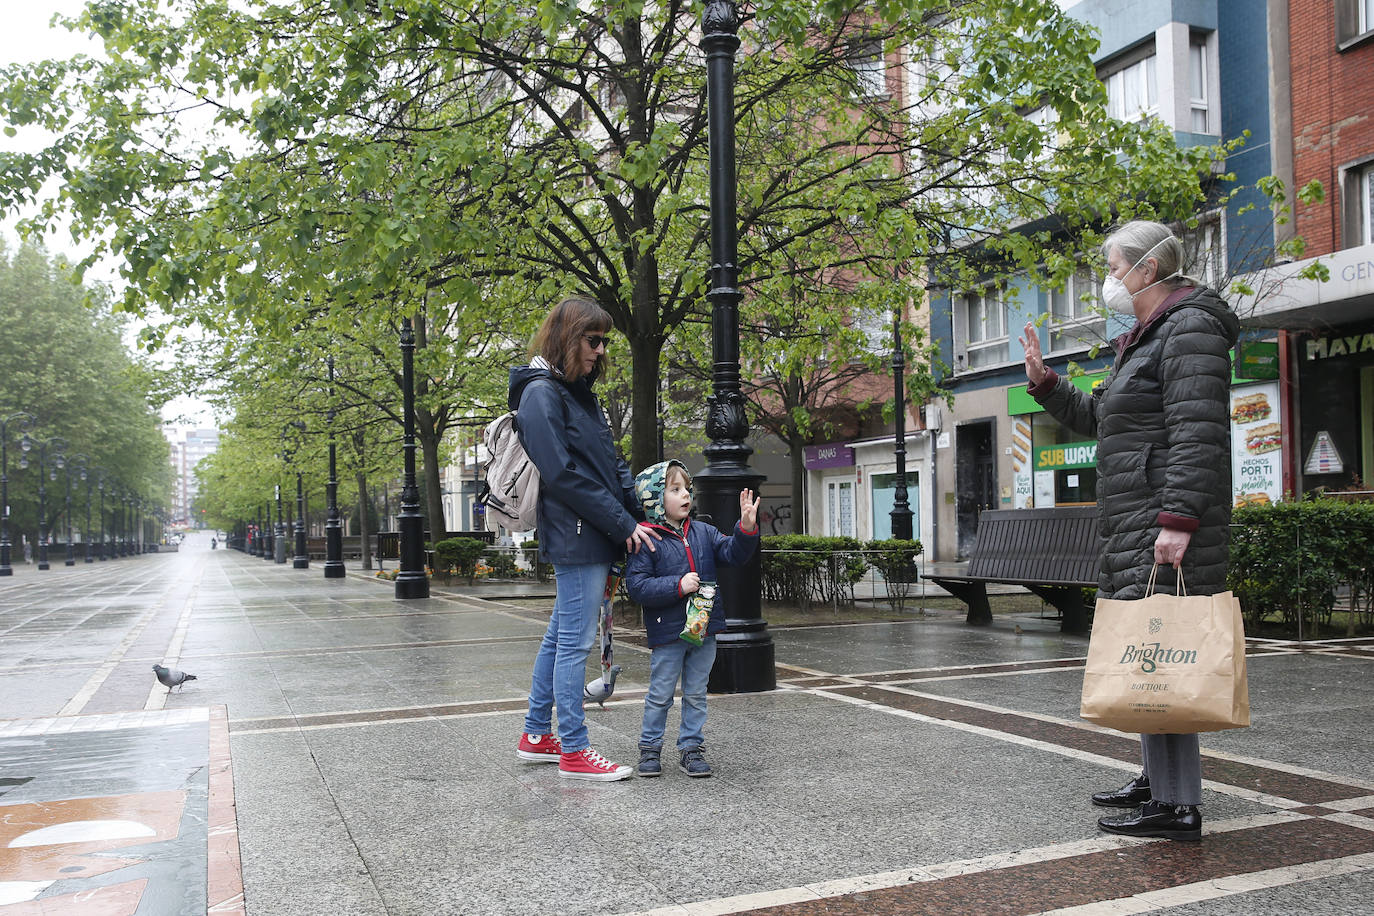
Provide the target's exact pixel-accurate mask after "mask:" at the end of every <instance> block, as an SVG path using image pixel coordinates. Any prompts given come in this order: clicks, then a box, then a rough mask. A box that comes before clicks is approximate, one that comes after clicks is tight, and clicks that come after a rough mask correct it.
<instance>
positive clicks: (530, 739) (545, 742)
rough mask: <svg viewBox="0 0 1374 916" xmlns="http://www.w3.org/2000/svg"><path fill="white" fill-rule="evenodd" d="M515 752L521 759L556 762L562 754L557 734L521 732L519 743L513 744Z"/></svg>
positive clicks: (561, 746)
mask: <svg viewBox="0 0 1374 916" xmlns="http://www.w3.org/2000/svg"><path fill="white" fill-rule="evenodd" d="M515 753H516V755H517V756H519V757H520V759H521V760H532V761H534V762H535V763H557V762H558V760H559V758H560V757H562V756H563V745H562V744H560V743H559V741H558V736H557V735H528V734H522V735H521V736H520V743H519V744H517V745H516V746H515Z"/></svg>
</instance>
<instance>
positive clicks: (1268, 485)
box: [1007, 341, 1284, 509]
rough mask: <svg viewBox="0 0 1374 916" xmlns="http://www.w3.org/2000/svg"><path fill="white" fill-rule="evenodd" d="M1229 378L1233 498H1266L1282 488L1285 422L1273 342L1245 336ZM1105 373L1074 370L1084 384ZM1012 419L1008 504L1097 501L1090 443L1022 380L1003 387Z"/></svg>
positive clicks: (1243, 500) (1095, 381)
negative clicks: (1281, 450) (1034, 395)
mask: <svg viewBox="0 0 1374 916" xmlns="http://www.w3.org/2000/svg"><path fill="white" fill-rule="evenodd" d="M1232 365H1233V367H1234V374H1233V375H1232V378H1231V403H1230V410H1231V439H1232V453H1231V475H1232V488H1233V490H1234V492H1235V499H1236V504H1237V505H1241V504H1243V503H1246V502H1255V501H1262V502H1269V501H1271V500H1277V499H1279V497H1280V493H1281V474H1280V463H1279V459H1280V456H1279V448H1280V446H1281V443H1282V441H1283V435H1284V429H1283V427H1282V426H1281V425H1280V418H1279V411H1278V383H1277V382H1276V381H1271V380H1272V379H1275V378H1276V377H1277V374H1278V372H1277V346H1276V345H1275V344H1274V343H1272V342H1267V341H1252V342H1247V343H1246V344H1245V345H1243V346H1242V348H1241V351H1240V353H1238V354H1235V358H1234V359H1233V362H1232ZM1107 375H1108V373H1107V372H1106V371H1105V370H1103V371H1099V372H1089V373H1085V374H1083V375H1080V376H1077V377H1075V378H1073V379H1072V382H1073V384H1074V385H1075V386H1077V387H1078V388H1079V389H1080V390H1082V391H1084V392H1091V391H1092V390H1093V388H1094V387H1096V386H1097V385H1098V384H1100V383H1101V382H1102V381H1103V380H1104V379H1105V378H1106V377H1107ZM1007 415H1008V417H1010V419H1011V443H1012V445H1011V447H1010V448H1009V449H1008V452H1009V454H1010V456H1011V466H1012V478H1013V481H1014V483H1013V486H1012V500H1011V505H1012V508H1016V509H1032V508H1041V509H1044V508H1051V507H1055V506H1085V505H1093V504H1094V503H1096V501H1097V443H1096V442H1093V441H1084V440H1083V437H1082V436H1081V435H1080V434H1079V433H1077V432H1075V431H1073V430H1071V429H1069V428H1068V427H1066V426H1062V425H1060V423H1059V422H1058V421H1057V420H1055V419H1054V418H1053V417H1051V416H1050V415H1049V414H1048V413H1046V412H1045V409H1044V408H1043V407H1041V406H1040V405H1039V404H1037V403H1036V402H1035V399H1034V398H1032V397H1031V396H1030V395H1028V394H1026V388H1025V386H1024V385H1013V386H1012V387H1011V388H1008V389H1007Z"/></svg>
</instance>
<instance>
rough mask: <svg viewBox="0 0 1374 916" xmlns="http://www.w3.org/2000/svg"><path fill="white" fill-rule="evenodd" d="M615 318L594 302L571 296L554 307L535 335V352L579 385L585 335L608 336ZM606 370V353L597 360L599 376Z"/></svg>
mask: <svg viewBox="0 0 1374 916" xmlns="http://www.w3.org/2000/svg"><path fill="white" fill-rule="evenodd" d="M612 324H613V322H612V321H611V315H610V313H609V312H607V311H606V310H605V309H603V308H602V307H601V306H599V305H597V304H596V303H595V302H593V301H592V300H591V299H587V298H585V297H583V296H569V297H568V298H567V299H564V300H563V301H562V302H560V303H558V304H557V305H555V306H554V307H553V309H552V310H551V311H550V312H549V314H548V315H547V316H545V318H544V323H543V324H541V325H540V326H539V331H538V332H537V333H536V334H535V335H534V343H533V344H532V346H531V348H530V349H531V351H532V352H534V353H537V354H539V355H540V356H542V357H544V360H545V361H546V362H547V363H548V364H549V365H550V366H551V367H552V368H553V369H554V370H555V371H556V372H557V374H559V375H561V376H562V377H563V379H564V380H565V381H569V382H575V381H577V380H578V379H579V378H581V377H582V360H581V358H580V357H581V353H582V335H584V334H605V333H606V332H607V331H609V330H610V329H611V326H612ZM605 369H606V351H604V350H603V351H601V352H600V353H598V354H597V357H596V369H595V370H594V371H595V373H596V374H597V375H600V374H601V373H602V372H604V371H605Z"/></svg>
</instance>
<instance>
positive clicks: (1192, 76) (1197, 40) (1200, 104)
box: [1188, 0, 1374, 134]
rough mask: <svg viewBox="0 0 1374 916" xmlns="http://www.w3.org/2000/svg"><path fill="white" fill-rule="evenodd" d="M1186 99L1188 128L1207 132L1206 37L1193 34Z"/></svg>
mask: <svg viewBox="0 0 1374 916" xmlns="http://www.w3.org/2000/svg"><path fill="white" fill-rule="evenodd" d="M1371 2H1374V0H1371ZM1188 101H1189V105H1190V106H1191V113H1192V121H1191V123H1190V125H1189V130H1191V131H1192V132H1193V133H1195V134H1205V133H1207V132H1208V130H1207V127H1208V120H1207V107H1208V106H1207V39H1206V38H1204V37H1202V36H1196V35H1195V36H1194V37H1193V40H1192V42H1191V43H1190V44H1189V45H1188Z"/></svg>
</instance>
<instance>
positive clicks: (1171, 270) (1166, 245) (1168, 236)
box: [1102, 219, 1202, 286]
mask: <svg viewBox="0 0 1374 916" xmlns="http://www.w3.org/2000/svg"><path fill="white" fill-rule="evenodd" d="M1113 248H1115V249H1116V250H1117V251H1119V252H1120V253H1121V259H1122V260H1123V261H1125V262H1126V263H1127V264H1131V265H1135V264H1137V263H1139V262H1140V260H1141V259H1142V258H1146V257H1149V258H1154V259H1155V262H1156V263H1157V264H1158V265H1159V269H1158V270H1157V271H1156V272H1155V279H1156V280H1161V281H1164V282H1165V283H1167V284H1168V285H1169V286H1201V285H1202V283H1201V281H1199V280H1196V279H1194V278H1193V277H1189V276H1186V275H1185V274H1184V273H1183V268H1184V264H1183V257H1184V252H1183V243H1182V242H1180V241H1179V240H1178V237H1177V236H1176V235H1174V234H1173V232H1172V231H1170V229H1169V227H1168V226H1166V225H1164V224H1163V223H1156V222H1152V221H1150V220H1144V219H1136V220H1131V221H1130V222H1129V223H1122V224H1121V225H1120V226H1118V227H1117V228H1116V229H1113V230H1112V233H1111V235H1108V236H1107V240H1106V241H1105V242H1103V243H1102V256H1103V257H1107V256H1109V255H1110V254H1111V251H1112V249H1113Z"/></svg>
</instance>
